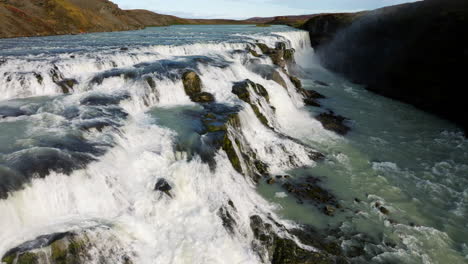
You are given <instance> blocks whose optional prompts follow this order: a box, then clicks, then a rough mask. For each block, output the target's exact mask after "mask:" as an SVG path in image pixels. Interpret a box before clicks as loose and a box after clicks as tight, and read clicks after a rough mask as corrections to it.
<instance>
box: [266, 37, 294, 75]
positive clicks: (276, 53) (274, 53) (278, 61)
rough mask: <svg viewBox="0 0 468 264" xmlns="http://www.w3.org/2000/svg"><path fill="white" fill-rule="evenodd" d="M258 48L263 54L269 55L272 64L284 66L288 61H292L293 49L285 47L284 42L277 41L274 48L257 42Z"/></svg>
mask: <svg viewBox="0 0 468 264" xmlns="http://www.w3.org/2000/svg"><path fill="white" fill-rule="evenodd" d="M257 46H258V48H259V49H260V50H261V51H262V53H263V54H265V55H267V56H269V57H270V58H271V60H272V61H273V64H275V65H277V66H279V67H281V68H283V69H284V68H285V67H286V66H287V65H288V64H289V63H294V53H295V50H294V49H287V48H286V43H284V42H277V43H276V44H275V48H270V47H268V46H267V45H265V44H263V43H257Z"/></svg>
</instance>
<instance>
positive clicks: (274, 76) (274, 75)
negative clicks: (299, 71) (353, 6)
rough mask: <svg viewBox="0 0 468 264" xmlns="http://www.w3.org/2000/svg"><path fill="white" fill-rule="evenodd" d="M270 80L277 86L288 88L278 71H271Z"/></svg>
mask: <svg viewBox="0 0 468 264" xmlns="http://www.w3.org/2000/svg"><path fill="white" fill-rule="evenodd" d="M271 80H273V81H275V82H276V83H277V84H279V85H281V86H283V87H284V88H288V86H287V84H286V81H285V80H284V79H283V77H282V76H281V74H280V73H279V72H278V71H273V73H272V75H271Z"/></svg>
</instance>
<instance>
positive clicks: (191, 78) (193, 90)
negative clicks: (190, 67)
mask: <svg viewBox="0 0 468 264" xmlns="http://www.w3.org/2000/svg"><path fill="white" fill-rule="evenodd" d="M182 82H183V84H184V90H185V93H186V94H187V95H188V96H190V97H192V96H193V95H195V94H197V93H201V88H202V81H201V79H200V77H199V76H198V74H197V73H196V72H194V71H188V72H185V73H184V74H183V75H182Z"/></svg>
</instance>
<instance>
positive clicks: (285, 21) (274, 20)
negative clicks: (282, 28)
mask: <svg viewBox="0 0 468 264" xmlns="http://www.w3.org/2000/svg"><path fill="white" fill-rule="evenodd" d="M315 16H317V14H310V15H299V16H275V17H252V18H249V19H246V20H245V21H246V22H249V23H255V24H282V25H297V24H302V23H304V22H306V21H307V20H308V19H310V18H312V17H315Z"/></svg>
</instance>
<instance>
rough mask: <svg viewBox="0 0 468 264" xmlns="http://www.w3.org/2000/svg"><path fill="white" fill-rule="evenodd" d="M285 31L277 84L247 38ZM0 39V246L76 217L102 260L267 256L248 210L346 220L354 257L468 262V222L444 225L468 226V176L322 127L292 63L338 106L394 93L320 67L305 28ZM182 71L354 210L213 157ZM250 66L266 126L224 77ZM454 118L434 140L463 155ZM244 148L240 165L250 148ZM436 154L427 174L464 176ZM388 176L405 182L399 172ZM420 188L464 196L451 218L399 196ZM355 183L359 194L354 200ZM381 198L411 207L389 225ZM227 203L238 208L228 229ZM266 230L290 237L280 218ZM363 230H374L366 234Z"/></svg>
mask: <svg viewBox="0 0 468 264" xmlns="http://www.w3.org/2000/svg"><path fill="white" fill-rule="evenodd" d="M278 42H284V43H285V44H286V46H287V47H286V48H288V49H289V48H292V49H294V50H295V55H294V57H295V61H296V65H295V66H294V68H292V66H290V65H288V66H286V70H285V71H284V72H283V71H278V73H279V75H280V76H281V77H282V78H283V80H284V81H285V87H284V86H283V85H281V84H279V83H278V82H275V81H274V80H271V79H270V80H269V79H268V78H264V76H262V74H260V73H259V72H258V71H256V70H254V69H255V68H256V67H258V65H261V66H268V67H276V66H274V65H273V62H272V59H271V58H270V57H268V56H255V55H254V54H255V53H258V54H261V53H262V51H261V49H260V48H259V47H258V46H257V45H256V44H257V43H263V44H266V45H268V46H270V47H275V45H276V44H277V43H278ZM0 46H2V47H3V50H2V51H1V52H0V55H1V56H2V57H1V59H0V116H1V117H2V118H1V119H0V199H1V200H0V212H1V217H0V255H3V254H5V253H6V252H7V251H8V250H10V249H12V248H14V247H16V246H18V245H20V244H22V243H24V242H26V241H31V240H34V239H35V238H37V237H39V236H42V235H47V234H54V233H60V232H69V231H75V232H78V233H79V232H86V233H88V237H89V238H90V239H91V240H92V244H93V247H94V248H93V249H92V250H91V251H90V252H91V253H92V254H95V258H91V259H89V261H88V262H89V263H102V262H100V261H102V257H103V256H104V257H105V258H106V262H105V263H127V262H125V260H126V259H127V258H131V260H132V262H133V263H142V264H146V263H174V264H175V263H200V264H201V263H203V264H207V263H262V262H263V261H264V259H263V258H262V256H259V254H258V252H256V251H255V249H254V248H253V247H252V243H253V241H255V239H256V238H255V235H254V233H253V231H252V228H251V217H252V216H254V215H257V216H260V217H261V218H262V220H263V221H265V222H269V223H280V224H281V225H282V226H284V227H286V228H287V229H289V228H298V227H299V223H302V222H304V223H307V224H312V225H313V224H315V225H316V226H317V227H318V228H324V227H326V226H327V225H330V226H331V225H333V224H337V223H339V224H337V225H338V226H339V227H340V229H341V232H340V233H339V234H340V235H337V234H334V235H331V236H336V237H335V238H336V240H337V241H340V245H341V246H342V247H343V248H345V249H347V250H348V251H349V249H350V248H353V247H354V244H355V243H361V244H362V245H365V246H364V249H363V250H364V251H366V252H367V253H366V254H367V256H371V257H367V258H366V259H365V261H364V260H363V259H359V258H357V259H356V263H365V262H375V263H441V261H442V260H446V261H447V262H446V263H463V262H466V257H465V255H468V247H467V244H466V243H467V242H468V241H466V237H463V236H461V237H455V238H454V237H452V234H453V233H454V232H453V231H452V229H453V228H459V229H464V230H463V231H461V232H462V233H463V234H468V233H467V231H466V229H467V226H466V222H465V224H464V226H463V224H460V221H461V220H460V217H461V218H464V217H465V216H466V213H467V211H468V210H467V205H466V204H467V203H466V199H467V197H468V196H467V191H466V188H465V189H464V190H463V188H461V189H460V190H456V189H455V187H453V189H450V188H449V187H447V186H452V185H450V184H451V183H449V184H445V185H444V183H436V185H437V186H436V187H434V186H433V185H432V183H429V182H428V181H430V179H426V182H425V183H424V182H423V181H422V180H421V181H420V179H422V178H423V177H419V175H414V174H412V172H411V169H413V168H414V167H412V166H411V165H408V166H407V165H406V164H404V163H403V165H401V164H398V165H397V164H396V163H397V162H396V161H393V160H391V159H390V158H388V159H386V160H373V159H372V158H371V157H373V155H372V154H370V153H372V152H378V150H374V149H370V150H369V153H368V152H366V151H367V150H363V149H360V146H362V145H360V146H355V145H353V144H354V143H353V142H352V143H350V142H349V141H353V140H354V141H356V142H364V141H365V142H371V143H369V144H371V145H372V146H373V147H376V146H377V147H379V146H380V147H381V148H389V146H388V145H389V142H388V141H385V139H386V137H385V136H382V137H378V136H377V135H375V134H372V135H367V134H365V133H363V134H358V133H357V134H355V135H352V136H351V139H346V137H341V136H339V135H337V134H335V133H333V132H331V131H328V130H326V129H324V127H323V126H322V124H320V122H319V121H317V120H316V119H315V118H314V117H313V115H314V113H316V111H317V109H315V108H313V109H312V108H310V107H307V106H305V104H304V102H303V99H304V98H303V95H302V94H301V93H299V92H298V91H297V89H296V87H295V85H294V84H293V82H292V81H290V78H289V77H288V76H287V75H286V74H287V73H292V72H294V73H295V74H297V75H298V76H300V77H301V78H302V79H303V83H304V85H305V86H306V88H307V86H308V87H312V88H314V89H318V90H320V92H322V93H324V94H326V95H327V96H328V97H330V98H333V97H334V96H336V97H337V98H338V99H337V101H333V102H331V103H325V105H326V106H327V107H329V108H332V109H339V107H340V106H337V105H339V103H340V102H342V101H343V100H344V101H346V100H347V101H346V102H348V104H351V102H353V101H352V100H361V101H362V99H363V98H364V99H369V100H366V101H367V102H374V103H375V102H377V103H375V104H376V105H377V106H376V107H378V106H380V105H381V104H384V105H386V104H391V103H390V102H387V101H384V102H381V101H374V100H380V99H375V98H374V97H372V96H373V95H369V94H368V93H367V92H365V91H364V90H363V89H359V88H357V87H355V86H353V85H351V84H349V83H348V82H347V81H345V80H342V79H341V78H339V77H336V76H334V75H332V74H330V73H328V72H326V71H325V70H323V69H321V68H320V66H318V64H317V63H316V62H314V60H313V59H312V58H313V49H312V48H311V45H310V39H309V34H308V33H307V32H304V31H299V30H294V29H291V28H288V27H283V26H274V27H271V28H256V27H253V26H175V27H168V28H149V29H146V30H143V31H135V32H120V33H98V34H90V35H83V36H58V37H44V38H24V39H12V40H3V42H1V43H0ZM250 50H254V51H255V52H249V51H250ZM187 70H191V71H195V72H196V73H197V74H198V75H199V76H200V79H201V81H202V83H203V88H202V90H203V92H208V93H211V94H212V95H213V96H214V98H215V100H216V104H217V105H218V106H219V107H227V108H229V109H236V111H238V119H239V123H240V125H239V127H240V130H236V129H235V128H233V127H229V128H228V130H227V131H228V135H229V137H230V139H231V140H232V141H233V142H234V141H236V140H240V141H241V142H240V143H239V144H241V145H242V146H248V148H249V151H250V152H251V153H254V154H255V157H256V159H257V160H259V161H261V162H262V163H263V164H266V166H267V167H268V171H269V173H270V174H271V175H283V174H288V173H289V174H291V175H293V176H295V175H296V174H295V173H294V170H297V169H302V170H312V172H313V173H319V174H321V175H327V176H328V174H333V175H330V179H331V180H330V181H329V182H327V183H326V184H327V187H328V188H329V189H331V190H333V191H335V192H336V193H337V196H338V197H339V199H342V200H347V201H344V202H343V203H344V204H345V207H347V208H348V209H349V208H351V209H349V212H346V213H343V214H344V216H337V217H336V219H335V220H331V218H330V217H329V216H324V215H323V214H321V213H320V212H317V210H316V209H314V208H309V207H301V205H299V204H297V203H296V202H295V201H294V200H293V199H290V198H291V197H289V196H290V195H289V194H287V192H285V191H284V190H282V189H280V187H272V186H268V185H266V184H265V183H263V180H262V183H261V184H260V186H259V187H258V186H257V183H256V182H255V180H254V179H253V178H252V177H249V176H248V175H242V174H241V173H239V171H238V170H236V168H234V167H233V165H232V163H231V161H230V159H229V157H228V155H227V154H226V152H225V151H223V150H222V149H215V150H212V152H210V151H208V152H209V153H210V155H209V156H210V157H209V160H207V158H206V157H205V156H204V155H203V153H205V152H203V151H205V149H204V148H205V146H206V144H207V143H206V142H208V141H209V139H208V138H207V137H206V135H204V134H203V133H200V130H202V127H203V124H202V123H201V121H199V119H200V117H201V116H202V114H203V111H204V108H203V107H202V106H201V105H200V104H197V103H194V102H192V101H191V99H190V97H189V96H188V95H187V94H186V92H185V91H184V85H183V81H182V74H183V73H184V71H187ZM310 74H315V75H314V77H311V76H310ZM315 77H318V78H321V79H322V80H324V81H327V82H328V83H329V84H331V86H332V87H328V88H327V87H323V86H321V85H317V84H316V83H314V82H313V81H312V80H311V79H315ZM246 79H249V80H251V81H252V82H254V83H257V84H260V85H262V86H263V87H264V88H265V89H266V91H267V92H268V95H269V98H268V101H267V100H265V99H264V98H261V97H258V96H257V95H256V94H255V92H253V90H252V87H249V88H248V89H249V91H250V92H251V96H252V97H251V99H252V101H256V102H258V105H257V107H258V109H257V110H258V111H260V112H261V114H262V115H263V116H264V117H265V118H266V120H267V121H268V125H269V127H268V126H265V125H264V124H262V122H261V120H259V118H258V117H257V115H258V113H256V110H255V109H254V108H253V107H252V106H251V105H249V104H248V103H247V102H245V101H242V100H240V99H239V97H238V96H236V95H235V94H233V92H232V88H233V84H235V83H237V82H240V81H243V80H246ZM327 89H328V90H327ZM338 90H339V92H338ZM338 93H340V94H341V97H340V95H337V94H338ZM350 98H351V99H350ZM330 100H332V99H330ZM340 100H341V101H340ZM361 101H354V103H359V102H361ZM334 107H335V108H334ZM342 107H344V108H342V109H341V110H343V112H342V114H343V115H347V114H348V116H347V117H350V118H351V120H353V119H355V120H358V121H350V124H351V126H356V127H359V124H353V122H356V123H358V122H359V121H360V120H364V119H359V117H358V113H361V114H362V112H363V111H366V110H368V111H372V109H359V110H356V112H352V111H353V110H350V109H351V108H353V106H352V105H347V104H346V103H344V104H342ZM347 107H348V108H347ZM314 111H315V112H314ZM408 111H417V110H415V109H410V110H408ZM375 118H376V119H378V118H377V117H375ZM431 118H432V117H431ZM441 122H442V121H441ZM402 130H404V129H402ZM429 130H430V129H429ZM357 131H359V128H357ZM431 131H432V130H431ZM453 131H455V132H453ZM457 131H458V130H457V129H456V128H453V130H452V131H445V132H437V133H436V134H437V136H438V138H439V139H438V140H440V142H438V143H436V144H439V145H444V146H439V149H437V150H438V151H440V152H441V153H440V155H443V152H444V151H446V150H447V149H452V148H453V149H457V150H456V151H459V152H460V154H459V156H461V157H466V155H467V154H466V153H468V152H467V151H466V149H467V144H466V141H465V140H464V139H460V137H459V134H458V132H457ZM408 133H410V132H408ZM444 133H445V134H444ZM373 136H374V137H373ZM399 136H400V137H404V136H405V135H399ZM432 136H433V135H432V134H431V135H430V137H432ZM421 140H422V139H421ZM442 141H444V142H442ZM445 141H447V142H445ZM454 142H458V144H456V145H454V144H455V143H454ZM401 144H402V145H404V144H403V143H401ZM419 144H424V142H419ZM358 145H359V144H358ZM200 149H201V150H203V151H201V150H200ZM234 149H235V150H236V151H237V152H238V153H239V149H237V147H235V146H234ZM432 149H433V150H435V147H434V148H432ZM314 151H318V152H321V153H323V154H324V155H325V159H324V161H316V160H315V159H314V158H313V157H311V155H310V153H311V152H314ZM394 155H395V156H398V155H397V154H394ZM240 159H241V167H242V169H243V171H247V170H248V168H247V167H246V166H248V164H247V163H248V162H247V161H244V160H243V158H242V156H241V157H240ZM389 159H390V161H388V160H389ZM364 160H365V161H364ZM429 160H431V159H430V158H427V159H425V157H421V163H424V162H426V163H425V166H426V167H427V168H426V170H424V172H422V174H423V175H426V174H424V173H425V171H432V173H433V175H440V177H444V176H446V174H450V173H453V175H454V176H453V177H449V179H450V181H456V180H457V177H458V180H459V181H460V182H462V183H466V181H467V179H466V177H465V178H463V177H462V176H460V175H463V174H464V173H465V174H466V171H467V170H468V164H466V163H463V161H459V160H458V159H456V160H451V161H450V160H449V161H445V162H444V161H439V162H438V163H437V165H435V166H432V164H431V163H430V162H429ZM399 166H401V167H399ZM405 170H406V171H405ZM415 170H420V171H423V169H420V168H419V167H418V168H416V169H415ZM370 171H372V173H374V174H375V175H372V179H370V176H369V175H370V174H369V172H370ZM297 174H298V175H300V172H298V173H297ZM350 175H352V176H350ZM396 175H400V176H399V177H401V178H404V179H407V180H408V181H409V182H411V188H413V187H414V188H413V189H405V186H401V185H399V184H395V183H394V182H395V181H398V179H396V180H395V178H394V177H397V176H396ZM340 177H341V178H340ZM356 177H357V178H356ZM408 178H411V179H408ZM416 178H417V179H418V180H414V179H416ZM161 180H164V182H165V183H167V184H169V185H170V186H171V190H170V195H169V194H168V193H165V192H160V191H157V190H155V186H157V185H158V184H159V183H160V182H161ZM392 180H393V181H392ZM365 184H368V185H369V186H370V187H369V188H365V187H362V185H365ZM418 184H419V185H418ZM424 184H426V185H425V186H426V187H424V188H423V187H421V188H418V186H420V185H424ZM344 185H346V186H344ZM382 186H385V187H382ZM428 186H431V187H428ZM377 187H381V188H382V189H380V190H379V189H378V188H377ZM408 188H410V187H408ZM425 188H426V189H428V188H429V189H431V188H439V189H438V191H437V192H439V195H452V196H453V197H452V200H456V201H458V206H456V205H452V206H451V208H450V211H449V212H447V214H452V213H453V214H454V217H453V218H450V216H449V217H448V218H449V219H451V220H450V221H449V223H446V225H448V226H449V228H448V230H446V229H445V228H444V227H441V226H440V225H442V226H443V225H444V224H442V223H441V222H436V223H435V222H432V220H427V219H429V218H430V216H427V215H425V213H426V212H424V213H421V212H420V213H418V212H416V211H417V210H416V208H414V207H417V204H418V203H423V202H424V199H423V198H420V197H417V196H415V197H411V198H408V199H406V196H408V192H411V190H415V189H416V191H418V192H421V189H425ZM258 189H260V191H259V190H258ZM431 190H432V189H431ZM340 191H342V193H343V194H342V195H340V194H339V193H340ZM373 191H375V192H373ZM392 191H393V192H392ZM359 192H360V193H362V195H363V196H362V197H360V199H361V200H364V201H363V204H359V205H356V202H355V199H354V197H355V196H356V193H359ZM434 192H435V191H434ZM440 193H443V194H440ZM364 194H366V196H364ZM432 195H436V194H435V193H433V194H432ZM460 195H461V198H460ZM398 196H400V197H398ZM401 197H405V198H401ZM454 197H456V198H454ZM288 199H289V200H288ZM441 199H442V198H441ZM356 200H357V199H356ZM387 200H388V202H387V203H386V201H387ZM376 202H379V203H381V204H383V205H385V206H386V207H388V208H389V210H391V211H392V212H395V211H400V212H401V211H405V212H406V214H407V215H408V217H409V218H411V219H410V220H408V221H406V220H401V219H399V217H396V218H397V222H398V223H397V224H395V223H394V222H392V220H393V219H389V217H387V216H385V215H384V214H382V213H381V211H379V210H378V209H376V208H375V206H374V205H375V203H376ZM348 203H349V204H348ZM392 204H393V206H392ZM409 204H411V205H409ZM415 204H416V205H415ZM433 206H435V207H437V208H438V210H439V209H440V210H441V211H442V213H444V212H445V211H444V210H445V209H444V208H446V206H447V204H446V201H445V200H444V199H442V201H439V204H437V201H436V202H434V205H433ZM287 208H290V209H287ZM288 210H290V211H291V212H288ZM220 211H221V212H225V211H227V212H228V215H229V217H230V218H231V219H233V222H235V224H234V225H233V227H232V230H233V231H231V232H230V231H229V230H228V228H226V223H225V222H224V219H223V217H220ZM292 211H294V212H292ZM402 214H403V213H402ZM350 215H353V216H350ZM390 218H391V217H390ZM405 219H406V218H405ZM293 220H294V221H293ZM405 221H406V222H405ZM413 221H414V222H416V224H414V223H413ZM410 222H411V223H410ZM375 223H378V224H375ZM439 224H440V225H439ZM451 224H453V225H451ZM375 225H377V226H379V228H380V229H379V228H377V227H375ZM273 226H275V225H273ZM352 226H358V227H362V228H354V227H352ZM363 226H364V227H363ZM374 227H375V228H374ZM324 229H326V228H324ZM392 230H393V231H392ZM275 232H277V233H278V235H279V236H281V237H287V238H290V239H293V240H294V239H296V238H295V237H293V236H292V235H291V234H288V233H287V232H282V230H280V229H278V230H275ZM358 232H359V233H358ZM363 233H365V234H367V235H368V236H369V238H363V236H362V235H359V234H363ZM455 233H456V232H455ZM374 238H375V239H374ZM375 241H377V242H375ZM301 247H303V248H304V249H308V250H312V251H314V250H316V249H315V248H313V247H309V246H306V245H301ZM348 251H347V252H348ZM431 251H433V252H431ZM434 252H435V253H434ZM363 254H364V253H363ZM348 255H351V254H348Z"/></svg>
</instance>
